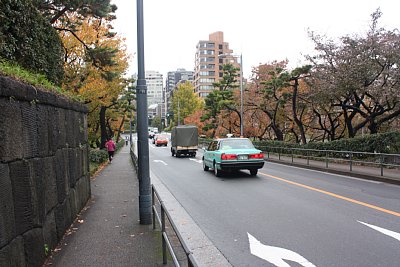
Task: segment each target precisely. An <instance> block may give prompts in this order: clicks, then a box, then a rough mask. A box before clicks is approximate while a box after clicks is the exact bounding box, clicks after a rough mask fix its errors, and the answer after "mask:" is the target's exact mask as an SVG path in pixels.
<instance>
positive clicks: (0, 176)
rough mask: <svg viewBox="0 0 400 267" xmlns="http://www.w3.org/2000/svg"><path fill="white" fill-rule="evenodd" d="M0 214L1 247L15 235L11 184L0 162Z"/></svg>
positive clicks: (6, 171) (7, 172)
mask: <svg viewBox="0 0 400 267" xmlns="http://www.w3.org/2000/svg"><path fill="white" fill-rule="evenodd" d="M0 215H1V216H0V248H1V247H3V246H4V245H6V244H8V243H9V242H10V241H11V240H12V239H13V238H14V237H15V236H16V234H15V218H14V203H13V194H12V185H11V180H10V175H9V169H8V165H7V164H0ZM0 266H2V265H1V264H0Z"/></svg>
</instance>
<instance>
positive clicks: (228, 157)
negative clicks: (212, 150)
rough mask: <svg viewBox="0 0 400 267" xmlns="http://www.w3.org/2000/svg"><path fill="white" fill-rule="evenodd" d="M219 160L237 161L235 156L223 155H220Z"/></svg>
mask: <svg viewBox="0 0 400 267" xmlns="http://www.w3.org/2000/svg"><path fill="white" fill-rule="evenodd" d="M221 159H222V160H234V159H237V155H236V154H225V153H223V154H222V155H221Z"/></svg>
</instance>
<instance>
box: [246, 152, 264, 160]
mask: <svg viewBox="0 0 400 267" xmlns="http://www.w3.org/2000/svg"><path fill="white" fill-rule="evenodd" d="M263 158H264V154H263V153H258V154H251V155H249V159H263Z"/></svg>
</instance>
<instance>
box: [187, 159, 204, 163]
mask: <svg viewBox="0 0 400 267" xmlns="http://www.w3.org/2000/svg"><path fill="white" fill-rule="evenodd" d="M189 160H191V161H195V162H197V163H203V161H202V160H201V159H189Z"/></svg>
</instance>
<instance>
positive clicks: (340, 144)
mask: <svg viewBox="0 0 400 267" xmlns="http://www.w3.org/2000/svg"><path fill="white" fill-rule="evenodd" d="M253 143H254V145H255V146H256V147H258V148H260V149H262V150H266V149H267V148H268V149H269V150H270V151H271V152H274V151H272V150H273V149H272V148H273V147H280V148H304V149H316V150H336V151H354V152H370V153H387V154H399V153H400V132H388V133H381V134H373V135H365V136H359V137H355V138H348V139H340V140H335V141H332V142H310V143H308V144H306V145H300V144H295V143H286V142H281V141H254V142H253Z"/></svg>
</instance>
